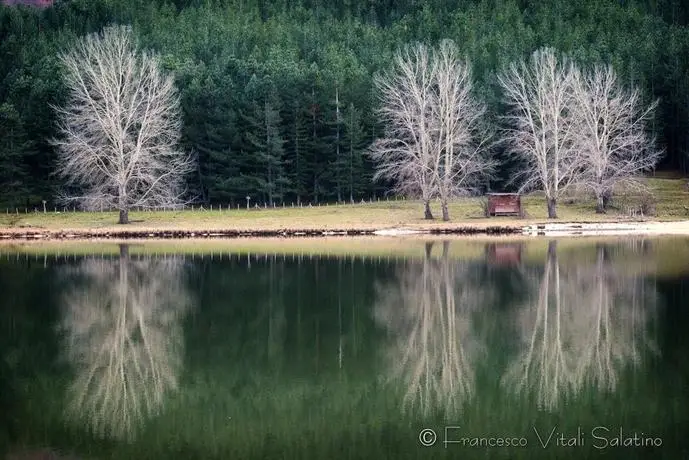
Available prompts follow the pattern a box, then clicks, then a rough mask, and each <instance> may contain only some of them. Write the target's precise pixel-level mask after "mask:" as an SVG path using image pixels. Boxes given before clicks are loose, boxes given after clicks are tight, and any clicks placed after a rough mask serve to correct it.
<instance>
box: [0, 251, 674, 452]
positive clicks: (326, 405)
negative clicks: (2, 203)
mask: <svg viewBox="0 0 689 460" xmlns="http://www.w3.org/2000/svg"><path fill="white" fill-rule="evenodd" d="M544 243H545V244H544ZM416 244H417V246H415V247H414V250H415V251H416V253H415V255H413V256H408V255H405V256H404V257H378V256H377V255H376V256H373V257H358V256H354V255H351V256H336V257H333V256H330V257H326V256H320V257H319V256H313V257H311V256H305V257H302V256H300V255H298V254H297V255H294V254H285V255H282V254H275V253H268V252H266V253H256V252H253V253H236V252H232V253H226V254H223V255H221V256H217V255H216V256H215V257H198V256H197V257H190V256H188V255H174V254H173V255H170V254H168V255H164V256H153V255H150V254H147V253H146V250H147V248H146V247H145V245H140V246H127V245H122V246H120V248H119V254H115V255H109V256H103V255H86V256H82V257H78V258H77V257H72V256H70V258H68V259H66V260H62V261H58V260H53V261H51V260H50V259H47V258H44V260H43V263H40V262H39V263H38V264H36V263H35V262H34V265H38V266H39V267H36V266H34V267H33V268H32V270H33V272H34V273H35V274H36V276H37V277H38V276H45V277H46V278H48V275H49V277H50V278H51V283H54V285H56V286H59V288H57V291H56V292H57V293H59V295H55V296H52V295H51V298H54V300H55V301H57V302H58V304H59V306H60V309H59V311H60V319H59V321H58V323H57V325H56V323H55V322H52V323H50V327H51V328H52V330H57V331H59V340H60V342H59V345H60V362H62V363H66V364H67V365H68V366H67V367H68V369H67V371H68V372H65V373H64V374H62V373H61V374H57V373H56V375H60V376H63V375H64V376H65V377H66V378H67V379H68V381H67V385H64V384H62V383H60V384H58V385H55V386H54V387H53V388H54V391H55V393H53V394H57V392H58V391H59V392H60V393H59V394H60V395H61V399H60V403H59V404H58V403H57V402H56V403H55V414H57V413H58V412H59V414H61V417H62V418H60V423H62V424H64V425H65V426H66V427H68V428H69V430H68V432H70V433H74V436H75V437H76V438H77V439H81V438H83V436H84V435H86V434H89V439H90V438H91V437H90V435H93V439H94V441H92V442H94V443H97V442H101V441H102V440H103V439H106V440H111V441H118V442H116V443H113V444H110V445H114V446H117V447H115V448H114V449H120V448H122V449H125V448H126V446H129V447H130V448H132V449H137V448H138V447H137V446H139V447H140V446H146V449H148V448H149V447H150V443H151V442H159V443H160V445H158V446H157V447H156V449H157V452H159V453H160V455H161V456H162V457H165V455H167V454H168V453H169V449H170V447H169V445H171V443H172V444H173V445H175V446H177V447H175V448H192V447H193V449H198V450H199V452H201V454H200V456H201V458H205V457H204V455H203V452H204V449H206V446H212V449H213V452H216V453H217V452H221V453H222V455H223V456H224V457H223V458H244V457H247V456H248V457H247V458H249V457H251V456H252V455H254V454H255V458H259V457H260V456H261V455H262V454H265V455H266V456H269V457H270V456H275V455H277V454H278V453H279V452H281V451H282V449H292V452H296V453H297V454H295V458H299V455H298V453H299V452H301V449H305V448H306V447H305V446H306V445H308V446H309V448H314V447H318V448H319V449H321V450H320V451H319V452H320V453H322V454H323V458H325V457H328V455H330V453H332V452H334V451H335V450H337V449H339V448H340V447H341V446H338V445H336V444H329V443H328V442H326V441H327V439H329V438H328V437H331V438H333V439H340V440H341V441H342V442H343V443H350V442H352V443H357V442H362V443H370V445H369V444H366V446H368V447H367V449H368V448H370V449H373V450H376V449H379V448H381V449H382V447H380V442H382V441H381V439H384V438H381V436H389V435H391V436H393V437H392V438H391V439H393V441H390V444H389V445H387V444H386V446H387V447H386V448H390V446H394V445H397V444H399V446H400V451H404V448H403V447H402V446H403V445H406V444H404V442H406V441H405V440H408V441H409V443H411V444H413V445H414V446H416V447H418V446H417V444H414V442H416V441H415V440H416V439H417V438H416V436H417V435H418V432H416V433H414V432H413V430H415V429H417V425H418V424H423V426H435V427H438V426H439V425H438V424H439V423H441V422H440V420H441V419H443V422H442V423H446V424H450V422H452V423H453V424H454V423H456V422H458V421H462V423H465V424H466V425H467V426H469V424H470V423H471V424H473V425H474V426H481V427H482V429H484V430H486V432H488V431H492V430H506V429H508V428H509V429H513V430H517V431H519V433H522V432H525V433H528V432H529V431H528V430H530V425H529V424H530V423H531V422H532V421H533V420H535V419H537V418H546V419H547V417H550V416H552V417H554V418H558V419H561V417H562V416H563V414H564V413H565V412H570V411H572V410H573V409H575V408H576V410H577V411H578V413H577V416H578V418H572V422H571V424H574V423H600V422H599V420H597V419H596V420H594V419H593V417H597V415H595V414H594V412H595V411H596V409H593V408H596V407H602V405H605V407H606V409H605V410H607V411H608V412H610V413H611V414H612V415H611V416H615V417H617V416H619V417H622V418H624V419H625V420H631V419H630V418H629V417H631V415H630V414H628V413H626V412H624V413H623V412H621V410H620V409H619V407H620V406H619V405H618V404H622V403H624V404H627V403H628V401H629V398H630V397H636V396H637V393H640V392H644V391H648V389H649V388H655V387H652V386H646V387H641V386H639V387H636V385H637V383H638V380H636V377H635V376H638V375H641V374H644V373H646V372H647V371H648V370H649V367H648V365H649V362H650V361H652V360H656V358H660V357H662V356H664V355H665V352H666V350H667V348H664V347H663V346H661V345H662V343H660V342H661V340H659V338H660V339H662V338H663V335H662V331H659V330H658V329H659V328H658V327H657V326H658V324H657V323H658V316H659V311H661V310H663V309H662V308H661V301H660V300H659V298H660V291H659V289H658V288H657V286H656V281H654V279H655V277H654V271H653V268H652V267H651V270H650V271H649V270H645V269H643V270H639V267H640V265H639V264H638V263H635V264H630V263H629V260H630V258H631V259H633V260H635V261H638V260H640V259H641V260H643V259H644V258H646V255H647V253H652V252H653V251H655V248H654V242H652V241H651V242H648V241H642V242H638V241H636V240H630V241H624V242H622V241H619V240H614V241H609V242H594V243H593V244H588V243H586V244H582V245H581V246H580V247H578V249H577V250H576V251H572V250H571V249H568V248H567V243H565V244H562V242H557V241H554V240H553V241H550V242H548V241H545V242H544V241H543V240H540V243H539V244H540V245H539V246H535V245H532V246H529V243H525V242H524V241H503V242H501V241H495V240H491V241H488V242H467V241H449V240H438V239H436V240H435V241H429V242H427V243H426V242H421V243H418V242H417V243H416ZM534 247H537V250H536V251H534ZM410 252H411V251H410ZM35 260H39V259H38V257H36V259H35ZM46 261H47V262H46ZM13 263H16V262H13ZM17 265H18V263H17ZM632 265H634V266H633V267H632ZM664 298H665V297H664ZM191 312H193V317H191V318H193V320H191V321H185V319H186V318H189V317H190V315H189V314H190V313H191ZM661 350H662V351H663V354H662V356H661ZM185 361H186V362H185ZM59 372H64V369H63V368H62V367H60V371H59ZM668 372H670V370H668ZM658 378H659V377H657V376H655V375H653V374H652V373H649V377H648V381H647V382H650V383H648V385H657V383H656V380H658ZM64 381H65V380H60V382H64ZM640 388H645V389H644V390H641V389H640ZM678 391H679V390H678ZM630 395H631V396H630ZM666 397H667V398H670V397H676V394H675V393H668V396H664V395H655V396H654V398H655V399H653V400H651V401H649V402H648V404H649V405H651V404H653V405H654V407H661V406H662V404H664V402H665V400H664V399H663V398H666ZM51 401H52V400H51ZM587 401H588V402H587ZM51 403H52V402H51ZM636 403H637V405H638V408H641V407H642V403H641V402H640V401H636ZM58 406H59V407H58ZM646 407H648V406H643V408H646ZM641 412H642V411H641V409H639V412H638V413H641ZM659 414H660V415H659V416H658V418H656V419H654V420H653V421H649V422H648V426H649V430H650V429H651V428H654V427H658V428H657V429H658V430H659V431H661V430H667V426H666V425H663V424H662V423H664V422H662V417H661V415H662V416H663V417H664V415H663V414H664V413H660V412H659ZM41 416H42V414H36V415H35V417H36V420H42V419H41ZM55 417H57V415H56V416H55ZM625 417H626V418H625ZM670 417H672V415H670ZM45 420H49V421H54V420H55V419H49V418H45ZM333 420H341V421H342V423H341V424H340V423H332V421H333ZM606 420H608V419H606ZM635 420H636V423H639V422H638V419H635ZM46 423H48V422H46ZM630 423H631V422H630ZM644 423H646V422H645V420H644ZM16 426H17V428H16V429H17V430H18V431H21V430H23V429H24V428H23V427H26V430H28V431H30V430H31V429H32V428H29V427H30V426H32V425H31V424H30V423H28V422H24V421H22V422H21V423H17V424H16ZM410 427H411V428H410ZM410 430H411V432H408V431H410ZM178 432H179V433H181V434H179V433H178ZM266 432H268V433H269V434H270V436H269V438H270V440H271V441H270V443H266V442H265V439H266V438H265V436H266ZM304 432H307V433H310V436H311V437H310V438H309V439H310V440H309V441H299V443H296V444H295V442H296V441H295V440H296V439H303V438H302V437H300V436H301V434H303V433H304ZM60 436H61V432H59V431H57V430H56V431H55V434H54V439H58V443H57V444H59V442H60V441H59V439H61V438H60ZM179 436H183V439H182V440H179ZM395 436H396V437H395ZM385 439H387V438H385ZM362 440H365V441H362ZM302 442H303V443H305V444H300V443H302ZM400 443H401V444H400ZM53 444H56V443H53ZM64 446H65V448H66V449H67V450H68V451H69V450H70V449H71V446H70V445H69V443H68V442H65V444H64ZM180 446H181V447H180ZM190 446H191V447H190ZM142 448H143V447H142ZM209 449H210V447H209ZM333 449H334V450H333ZM122 452H123V453H122V456H123V457H126V453H125V451H122ZM259 454H261V455H259ZM252 458H253V457H252Z"/></svg>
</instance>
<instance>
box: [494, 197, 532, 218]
mask: <svg viewBox="0 0 689 460" xmlns="http://www.w3.org/2000/svg"><path fill="white" fill-rule="evenodd" d="M487 197H488V215H489V216H520V217H521V216H522V215H523V214H522V199H521V196H520V195H519V194H518V193H489V194H488V195H487Z"/></svg>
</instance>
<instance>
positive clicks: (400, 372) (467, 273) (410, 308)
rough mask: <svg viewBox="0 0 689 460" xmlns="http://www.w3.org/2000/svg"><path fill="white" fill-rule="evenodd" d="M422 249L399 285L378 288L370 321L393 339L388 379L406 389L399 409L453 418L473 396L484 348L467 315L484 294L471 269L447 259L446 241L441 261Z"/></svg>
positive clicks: (400, 279) (399, 281)
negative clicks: (421, 255) (440, 412)
mask: <svg viewBox="0 0 689 460" xmlns="http://www.w3.org/2000/svg"><path fill="white" fill-rule="evenodd" d="M432 249H433V243H428V244H427V245H426V257H425V258H423V260H422V261H421V262H418V261H409V262H408V263H407V264H406V265H405V266H404V267H403V268H402V270H401V273H400V275H399V278H398V282H395V283H392V284H390V285H387V286H385V287H383V288H382V289H380V292H379V297H378V302H377V303H376V306H375V316H376V320H377V322H378V323H379V324H382V325H383V326H384V327H385V328H386V329H387V330H388V331H389V332H390V333H391V334H392V335H393V346H392V348H391V351H390V354H389V356H388V360H389V362H390V367H391V370H390V373H391V379H392V380H393V381H394V382H401V383H402V384H403V386H404V388H405V389H406V392H405V395H404V400H403V409H404V410H405V411H406V412H411V413H413V414H414V415H416V414H421V415H422V416H429V415H431V414H433V413H434V412H435V411H437V410H438V409H442V410H444V411H445V415H446V417H448V418H454V417H456V416H457V415H458V414H459V413H460V412H461V409H462V406H463V405H464V404H465V403H466V402H467V401H468V400H470V399H471V398H472V397H473V396H474V393H475V373H474V365H475V363H476V361H477V359H478V357H479V356H478V355H479V353H480V352H481V351H482V349H483V346H482V344H481V343H480V341H479V340H478V338H477V337H476V336H475V335H474V328H472V321H471V320H472V318H471V317H472V313H473V312H474V311H475V310H476V308H477V307H478V306H479V305H480V304H481V302H482V301H483V300H484V299H485V297H484V296H482V294H484V295H485V292H483V290H482V289H481V288H480V284H478V283H476V282H475V281H474V280H473V278H472V276H471V270H472V265H471V264H470V263H467V262H463V261H458V260H452V259H451V258H450V256H449V242H447V241H445V242H443V244H442V255H441V256H440V258H435V257H432Z"/></svg>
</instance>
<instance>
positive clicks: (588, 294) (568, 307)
mask: <svg viewBox="0 0 689 460" xmlns="http://www.w3.org/2000/svg"><path fill="white" fill-rule="evenodd" d="M596 257H597V258H596V260H595V261H586V263H578V264H574V265H571V266H568V265H566V264H563V263H562V262H561V261H560V260H559V259H558V256H557V250H556V246H555V243H554V242H551V243H550V245H549V250H548V256H547V259H546V263H545V268H544V271H543V274H542V275H541V276H540V277H539V279H538V280H537V281H536V285H535V289H534V290H535V292H537V295H535V296H534V298H533V301H530V302H529V304H528V305H526V306H524V308H523V309H521V310H520V321H518V323H517V324H519V325H520V326H521V330H522V332H523V340H522V343H523V350H522V351H521V352H520V353H519V354H518V356H517V358H516V359H515V360H514V361H513V362H512V364H511V365H510V366H509V367H508V370H507V372H506V373H505V375H504V376H503V379H502V383H503V385H505V386H506V387H508V388H511V389H513V390H515V391H516V392H518V393H535V395H536V396H537V401H538V405H539V406H540V407H542V408H544V409H548V410H552V409H555V408H556V407H557V406H558V405H559V404H560V402H561V401H562V399H563V398H566V397H575V396H576V395H577V394H578V393H579V392H581V390H582V389H583V388H585V387H586V386H588V385H593V386H594V387H596V388H597V389H599V390H601V391H612V390H614V389H615V388H616V384H617V375H618V373H619V372H620V371H621V370H622V369H624V368H625V367H627V366H628V365H638V364H639V363H640V362H641V356H642V355H643V353H644V352H645V351H648V350H651V351H654V350H655V345H654V341H653V340H652V338H651V337H650V334H649V325H650V322H651V320H652V318H653V314H654V313H655V303H656V301H657V292H655V290H654V289H653V287H652V286H647V285H646V282H644V281H643V280H641V279H640V278H639V277H638V276H632V277H629V276H624V275H620V273H619V271H618V270H619V268H620V267H618V266H617V267H616V266H614V265H613V264H612V263H611V262H610V261H606V260H605V258H604V257H603V252H602V251H600V250H599V251H597V256H596ZM592 264H593V268H592Z"/></svg>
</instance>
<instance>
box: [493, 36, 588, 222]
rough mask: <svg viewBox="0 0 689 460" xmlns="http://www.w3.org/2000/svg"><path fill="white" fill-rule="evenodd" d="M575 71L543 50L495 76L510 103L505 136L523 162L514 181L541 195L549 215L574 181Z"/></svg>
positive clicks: (578, 161) (577, 163)
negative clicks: (545, 202)
mask: <svg viewBox="0 0 689 460" xmlns="http://www.w3.org/2000/svg"><path fill="white" fill-rule="evenodd" d="M576 72H577V70H576V68H575V66H574V65H573V64H572V63H571V62H570V61H569V60H568V59H567V58H564V57H558V56H557V54H556V52H555V50H553V49H551V48H544V49H539V50H537V51H536V52H534V53H533V55H532V56H531V59H530V60H529V61H522V62H520V63H517V64H512V65H511V66H510V67H509V69H508V70H507V71H506V72H504V73H503V74H502V75H500V76H499V77H498V79H499V82H500V85H501V86H502V88H503V90H504V92H505V97H506V99H507V103H508V104H509V105H510V107H511V114H510V115H508V116H507V119H508V120H509V122H510V124H511V127H510V128H509V129H508V130H507V131H506V138H505V140H506V142H507V143H508V145H509V149H510V152H511V153H512V154H514V155H516V156H517V157H518V158H519V159H520V160H522V161H523V163H524V168H523V169H522V171H521V172H520V173H519V174H517V175H516V176H515V179H516V180H522V181H523V182H522V186H521V191H526V190H534V189H537V190H542V191H543V192H544V193H545V198H546V200H547V206H548V217H549V218H557V210H556V206H557V200H558V198H559V197H560V196H562V194H563V193H564V192H566V191H567V189H568V188H570V187H571V186H573V185H575V184H576V183H577V181H578V180H579V174H580V172H581V168H582V159H583V157H582V155H581V154H580V153H579V152H578V150H577V143H576V139H575V138H576V136H578V135H579V134H580V133H578V132H577V130H578V126H579V125H578V119H577V117H576V113H575V111H573V110H572V109H573V94H572V93H573V92H572V82H573V80H574V78H575V74H576Z"/></svg>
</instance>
